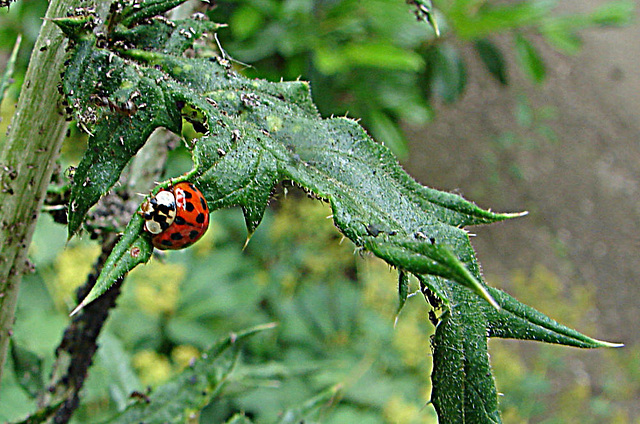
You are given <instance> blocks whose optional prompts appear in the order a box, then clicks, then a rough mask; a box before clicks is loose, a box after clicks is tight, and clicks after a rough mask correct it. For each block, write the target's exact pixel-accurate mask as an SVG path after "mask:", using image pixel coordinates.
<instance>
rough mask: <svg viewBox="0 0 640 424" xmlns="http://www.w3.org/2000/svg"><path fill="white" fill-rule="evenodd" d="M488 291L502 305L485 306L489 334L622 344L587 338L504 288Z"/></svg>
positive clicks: (587, 344) (579, 343) (576, 343)
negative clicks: (495, 308) (490, 308)
mask: <svg viewBox="0 0 640 424" xmlns="http://www.w3.org/2000/svg"><path fill="white" fill-rule="evenodd" d="M489 291H490V292H491V294H492V295H493V296H494V298H495V299H496V300H497V301H498V303H499V304H500V306H501V307H502V309H501V310H500V311H492V310H489V309H486V314H487V318H488V325H487V331H488V336H489V337H502V338H511V339H520V340H537V341H543V342H547V343H558V344H563V345H566V346H575V347H581V348H596V347H622V346H623V345H622V344H620V343H611V342H605V341H601V340H597V339H593V338H591V337H587V336H585V335H584V334H582V333H580V332H578V331H576V330H573V329H571V328H569V327H566V326H564V325H562V324H560V323H558V322H557V321H555V320H553V319H551V318H549V317H547V316H546V315H544V314H543V313H542V312H539V311H537V310H535V309H534V308H532V307H530V306H527V305H524V304H523V303H521V302H519V301H518V300H516V299H514V298H513V297H511V296H509V295H508V294H506V293H504V292H503V291H501V290H498V289H495V288H493V287H490V288H489Z"/></svg>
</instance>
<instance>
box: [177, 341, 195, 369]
mask: <svg viewBox="0 0 640 424" xmlns="http://www.w3.org/2000/svg"><path fill="white" fill-rule="evenodd" d="M199 357H200V351H199V350H198V349H197V348H196V347H194V346H191V345H180V346H176V347H175V348H174V349H173V350H172V351H171V359H173V362H174V363H175V364H176V366H177V367H178V370H180V371H182V370H183V369H185V368H186V367H187V366H189V364H191V361H193V360H195V359H198V358H199Z"/></svg>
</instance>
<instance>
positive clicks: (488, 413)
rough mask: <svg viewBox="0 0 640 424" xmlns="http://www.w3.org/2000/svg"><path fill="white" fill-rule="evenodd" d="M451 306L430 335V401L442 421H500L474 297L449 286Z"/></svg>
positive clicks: (484, 337)
mask: <svg viewBox="0 0 640 424" xmlns="http://www.w3.org/2000/svg"><path fill="white" fill-rule="evenodd" d="M451 294H452V297H454V300H452V306H451V307H450V309H449V311H447V312H445V314H443V316H442V317H441V321H440V322H439V323H438V325H437V326H436V334H435V336H434V339H433V372H432V374H431V379H432V383H433V390H432V393H431V401H432V402H433V406H434V407H435V409H436V411H437V413H438V422H440V423H442V424H448V423H451V424H459V423H469V424H471V423H473V424H485V423H500V422H502V421H501V419H500V413H499V410H498V397H497V392H496V389H495V384H494V381H493V376H492V375H491V368H490V366H489V356H488V354H487V339H486V329H485V323H484V320H483V319H482V317H481V316H478V315H477V314H476V313H474V311H475V310H477V309H476V308H477V307H478V300H477V298H473V297H471V296H469V295H468V293H466V292H464V291H462V290H459V289H456V288H455V287H452V290H451Z"/></svg>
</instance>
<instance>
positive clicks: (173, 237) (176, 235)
mask: <svg viewBox="0 0 640 424" xmlns="http://www.w3.org/2000/svg"><path fill="white" fill-rule="evenodd" d="M171 240H182V234H180V233H173V234H171Z"/></svg>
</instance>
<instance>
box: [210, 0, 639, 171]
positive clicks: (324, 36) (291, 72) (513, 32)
mask: <svg viewBox="0 0 640 424" xmlns="http://www.w3.org/2000/svg"><path fill="white" fill-rule="evenodd" d="M557 5H558V2H557V1H554V0H551V1H550V0H529V1H518V2H498V1H469V0H440V1H433V6H434V16H435V19H436V22H437V24H438V28H439V29H440V32H441V35H440V37H436V34H435V32H434V29H433V28H432V27H430V26H429V25H427V24H426V23H425V22H423V21H418V20H416V17H415V16H414V14H412V13H411V11H410V10H409V7H408V6H407V5H406V4H405V2H404V1H401V0H369V1H366V2H363V1H359V0H332V1H327V0H315V1H314V0H286V1H282V0H259V1H255V0H221V1H219V2H216V7H215V8H214V9H213V10H212V11H210V12H209V15H210V17H211V18H212V19H213V20H216V21H218V22H224V23H228V24H229V29H228V30H226V31H225V30H222V31H220V33H219V34H218V36H219V38H220V41H221V44H222V46H223V48H224V49H225V50H226V51H227V52H228V53H229V54H230V55H231V56H232V57H233V58H235V59H237V60H239V61H240V62H244V63H246V64H248V65H250V67H249V68H247V69H245V70H244V73H245V74H248V75H250V76H256V77H260V78H266V79H270V80H273V81H279V80H280V79H281V78H284V79H289V80H290V79H296V78H302V79H304V80H308V81H310V82H311V88H312V91H313V97H314V100H315V102H316V104H317V105H318V107H319V109H320V112H321V113H322V114H323V115H325V116H328V115H332V114H334V115H343V114H349V115H350V116H354V117H357V118H359V119H362V124H363V126H364V127H365V128H367V130H368V131H369V132H370V133H371V135H372V136H373V138H374V139H376V140H378V141H381V142H384V143H385V144H387V145H388V146H389V147H390V148H391V149H392V150H393V151H394V153H396V154H397V155H398V156H399V157H400V158H401V159H402V158H403V157H406V155H407V153H408V152H407V144H406V140H405V138H404V134H403V132H402V124H409V125H414V126H419V125H424V124H426V123H428V122H429V121H430V120H431V119H432V117H433V107H434V105H435V104H437V103H438V102H442V101H444V102H454V101H456V100H457V99H459V98H460V96H461V95H462V94H463V93H464V89H465V86H466V82H467V73H468V68H467V66H466V64H465V61H464V58H463V54H462V51H463V50H465V48H466V47H467V46H472V47H473V48H474V50H475V53H476V54H477V55H478V56H479V58H480V59H481V61H482V62H483V63H484V65H485V66H486V67H487V70H488V71H489V73H490V74H491V75H492V76H493V77H494V78H495V79H496V81H498V82H499V83H501V84H507V83H508V82H509V75H510V74H511V73H512V72H513V71H512V70H511V69H510V66H509V65H510V62H516V63H517V65H518V66H517V67H518V68H519V69H520V71H521V72H522V73H523V74H524V75H525V76H526V77H528V79H529V80H531V81H532V82H535V83H539V82H541V81H543V80H544V78H545V75H546V72H545V64H544V60H543V58H542V57H541V55H540V53H539V52H538V49H537V48H536V44H537V43H539V42H540V41H545V42H547V43H548V44H550V45H551V46H553V47H554V48H556V49H558V50H560V51H561V52H562V53H566V54H572V53H576V52H577V51H578V50H579V47H580V38H579V36H578V34H577V31H578V30H580V29H583V28H586V27H593V26H609V25H622V24H625V23H627V22H629V21H630V20H631V19H632V17H633V10H634V7H635V6H634V3H633V2H632V1H627V0H622V1H613V2H609V3H605V4H603V5H601V6H600V7H598V8H596V9H595V10H594V11H592V12H590V13H587V14H584V15H575V14H565V15H563V14H559V13H558V12H557ZM504 35H507V36H511V37H513V46H512V47H511V46H510V45H509V44H508V43H505V42H504V41H505V37H504ZM498 36H502V38H501V39H500V41H499V42H498ZM512 49H513V51H511V50H512Z"/></svg>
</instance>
